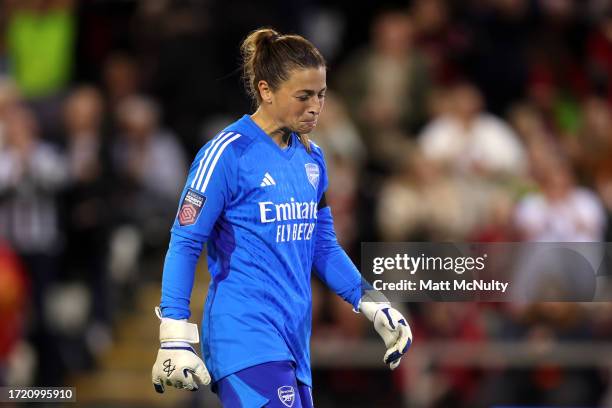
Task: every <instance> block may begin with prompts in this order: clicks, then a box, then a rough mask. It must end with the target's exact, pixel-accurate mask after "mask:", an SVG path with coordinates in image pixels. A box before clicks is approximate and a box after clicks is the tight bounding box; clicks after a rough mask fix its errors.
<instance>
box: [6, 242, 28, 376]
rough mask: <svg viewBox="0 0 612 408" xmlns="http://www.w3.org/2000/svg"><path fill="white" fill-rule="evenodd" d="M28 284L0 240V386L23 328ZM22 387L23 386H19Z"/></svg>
mask: <svg viewBox="0 0 612 408" xmlns="http://www.w3.org/2000/svg"><path fill="white" fill-rule="evenodd" d="M28 295H29V294H28V281H27V278H26V274H25V271H24V270H23V266H22V265H21V262H20V260H19V258H18V257H17V255H16V254H15V253H14V252H13V251H12V250H11V249H10V248H9V246H8V244H7V243H6V242H4V241H2V240H1V239H0V321H2V330H0V384H2V385H7V384H9V383H10V382H9V379H10V377H11V373H10V363H9V360H10V359H11V355H12V354H13V353H15V352H16V349H17V345H18V343H19V342H20V341H22V339H23V337H24V334H25V326H26V321H27V320H26V306H27V299H28V298H29V296H28ZM19 385H24V384H19Z"/></svg>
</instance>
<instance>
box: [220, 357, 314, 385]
mask: <svg viewBox="0 0 612 408" xmlns="http://www.w3.org/2000/svg"><path fill="white" fill-rule="evenodd" d="M273 361H291V362H293V363H295V362H296V361H295V358H293V356H292V355H291V354H289V353H277V354H267V355H265V356H260V357H257V358H252V359H250V360H246V361H241V362H240V363H239V364H234V365H233V366H230V367H227V368H225V369H223V370H218V372H219V375H218V376H214V380H215V382H217V381H221V380H222V379H224V378H225V377H227V376H228V375H232V374H235V373H237V372H238V371H240V370H244V369H245V368H249V367H253V366H256V365H258V364H263V363H271V362H273ZM296 377H297V375H296ZM303 382H304V381H303Z"/></svg>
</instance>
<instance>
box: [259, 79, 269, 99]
mask: <svg viewBox="0 0 612 408" xmlns="http://www.w3.org/2000/svg"><path fill="white" fill-rule="evenodd" d="M257 90H258V92H259V96H260V97H261V103H265V104H271V103H272V89H270V85H268V83H267V82H266V81H264V80H263V79H262V80H261V81H259V82H258V83H257Z"/></svg>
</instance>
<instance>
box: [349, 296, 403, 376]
mask: <svg viewBox="0 0 612 408" xmlns="http://www.w3.org/2000/svg"><path fill="white" fill-rule="evenodd" d="M364 299H365V296H364V298H362V300H361V301H360V302H359V311H361V313H363V314H364V315H366V317H367V318H368V319H370V321H371V322H373V323H374V329H375V330H376V332H377V333H378V334H379V335H380V337H382V339H383V341H384V342H385V346H386V347H387V352H386V353H385V356H384V358H383V362H384V363H385V364H388V365H389V368H391V370H394V369H395V368H396V367H397V366H398V365H399V363H400V360H401V358H402V356H403V355H404V354H405V353H406V352H407V351H408V349H409V348H410V345H411V344H412V331H411V330H410V326H409V325H408V322H407V321H406V319H405V318H404V316H402V314H401V313H400V312H398V311H397V310H396V309H394V308H392V307H391V305H390V304H389V303H388V302H383V303H380V302H373V301H368V300H364Z"/></svg>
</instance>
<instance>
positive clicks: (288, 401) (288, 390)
mask: <svg viewBox="0 0 612 408" xmlns="http://www.w3.org/2000/svg"><path fill="white" fill-rule="evenodd" d="M277 392H278V399H279V400H280V402H282V403H283V405H284V406H286V407H289V408H291V407H292V406H293V403H294V402H295V390H294V389H293V387H292V386H290V385H283V386H282V387H279V388H278V390H277Z"/></svg>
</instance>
